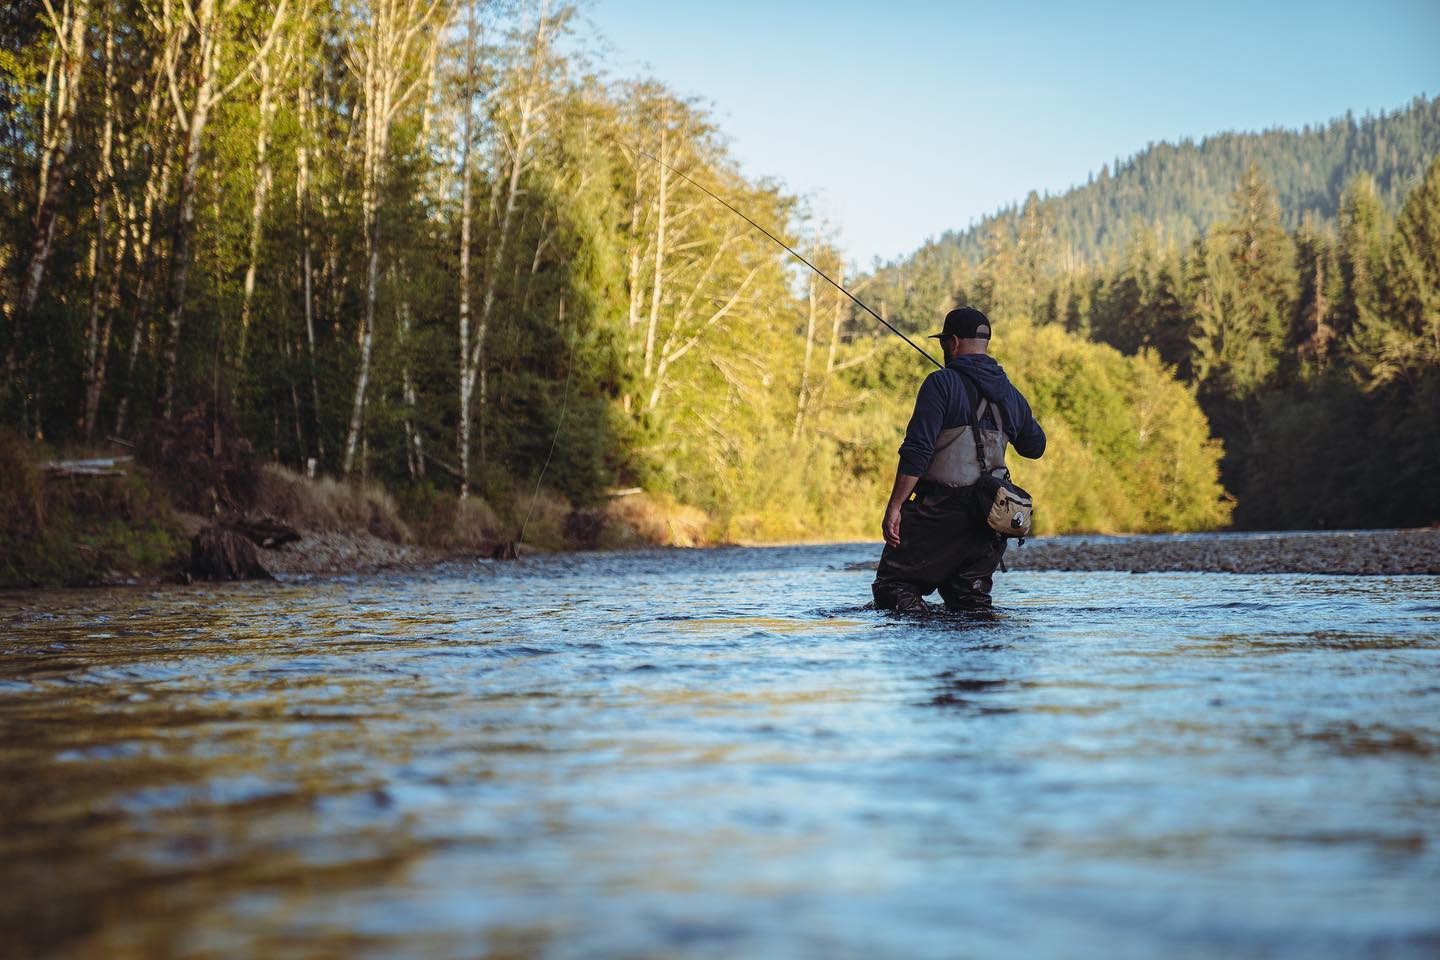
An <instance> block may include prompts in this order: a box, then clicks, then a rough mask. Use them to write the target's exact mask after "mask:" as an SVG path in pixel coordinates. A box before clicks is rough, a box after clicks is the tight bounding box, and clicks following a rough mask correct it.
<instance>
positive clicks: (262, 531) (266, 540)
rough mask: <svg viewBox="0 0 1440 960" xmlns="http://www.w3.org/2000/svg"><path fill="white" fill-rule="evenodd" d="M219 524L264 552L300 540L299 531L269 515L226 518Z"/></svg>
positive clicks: (241, 515)
mask: <svg viewBox="0 0 1440 960" xmlns="http://www.w3.org/2000/svg"><path fill="white" fill-rule="evenodd" d="M221 523H222V524H223V525H224V526H225V527H226V528H227V529H230V530H233V531H235V532H236V533H238V534H240V535H241V536H243V537H245V538H246V539H247V540H249V541H250V542H251V543H253V544H255V545H256V546H257V547H264V548H265V549H266V550H273V549H275V548H276V547H283V546H285V544H287V543H294V542H295V541H297V540H299V539H300V531H299V530H296V529H295V528H294V527H292V526H290V524H288V523H285V522H283V521H281V520H277V519H275V518H274V517H272V516H270V515H269V514H263V513H262V514H249V513H246V514H239V515H236V516H231V517H228V518H226V519H224V520H222V521H221Z"/></svg>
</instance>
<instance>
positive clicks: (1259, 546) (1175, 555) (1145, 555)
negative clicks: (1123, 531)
mask: <svg viewBox="0 0 1440 960" xmlns="http://www.w3.org/2000/svg"><path fill="white" fill-rule="evenodd" d="M1005 562H1006V564H1007V565H1008V566H1009V567H1010V568H1011V569H1012V570H1120V571H1128V572H1130V573H1161V572H1168V571H1193V572H1200V573H1206V572H1209V573H1335V574H1352V575H1362V576H1365V575H1392V574H1431V575H1436V574H1440V529H1436V528H1427V529H1420V530H1355V531H1342V532H1326V533H1314V532H1296V533H1247V534H1216V535H1209V536H1136V537H1099V536H1095V537H1053V538H1050V537H1045V538H1040V539H1037V540H1031V541H1028V542H1027V543H1026V544H1025V545H1024V546H1023V547H1018V548H1016V547H1012V548H1011V549H1010V550H1009V551H1008V552H1007V553H1006V555H1005Z"/></svg>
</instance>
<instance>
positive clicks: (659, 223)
mask: <svg viewBox="0 0 1440 960" xmlns="http://www.w3.org/2000/svg"><path fill="white" fill-rule="evenodd" d="M665 122H666V121H665V120H663V119H662V120H661V127H660V174H659V175H660V190H659V193H658V195H657V197H656V199H655V275H654V281H653V282H652V284H651V287H650V322H649V325H648V326H647V327H646V329H645V369H644V373H645V379H646V380H649V379H650V376H651V373H652V371H653V368H654V360H655V326H656V324H657V323H659V321H660V299H661V293H662V291H663V289H664V286H665V276H664V269H665V204H666V186H667V184H668V182H669V174H670V168H669V167H667V166H666V165H665V164H666V163H667V162H668V161H666V159H665V134H666V131H665V126H664V124H665Z"/></svg>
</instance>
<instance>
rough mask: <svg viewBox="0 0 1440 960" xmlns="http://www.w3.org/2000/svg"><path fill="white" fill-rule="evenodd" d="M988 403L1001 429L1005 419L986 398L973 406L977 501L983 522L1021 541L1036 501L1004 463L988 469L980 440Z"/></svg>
mask: <svg viewBox="0 0 1440 960" xmlns="http://www.w3.org/2000/svg"><path fill="white" fill-rule="evenodd" d="M986 407H989V408H990V410H991V411H992V412H993V413H994V415H995V425H996V426H997V427H999V428H1000V430H1001V431H1002V432H1003V431H1004V429H1005V424H1004V422H1003V421H1002V420H1001V419H1000V407H999V406H998V405H997V404H992V403H991V402H990V401H989V399H985V400H982V401H980V404H979V406H978V407H977V408H976V410H975V422H974V430H973V431H972V433H973V434H974V437H975V459H976V460H978V461H979V462H980V479H979V480H977V481H976V482H975V488H974V489H975V498H976V500H977V501H978V505H979V508H980V513H981V515H982V516H983V517H984V518H985V523H986V525H988V526H989V527H990V529H991V530H994V531H995V532H996V533H998V534H999V535H1000V536H1002V537H1016V538H1018V539H1019V540H1020V542H1021V543H1024V542H1025V538H1026V537H1028V536H1030V530H1031V527H1032V526H1033V519H1032V515H1033V513H1034V511H1035V501H1034V500H1033V499H1032V498H1031V496H1030V494H1029V493H1027V492H1026V491H1024V490H1022V489H1020V488H1019V487H1018V486H1016V485H1015V484H1014V482H1012V481H1011V479H1010V471H1009V470H1008V469H1006V468H1005V467H1004V466H1000V467H997V468H995V469H994V470H991V469H990V465H989V463H988V462H987V460H986V456H985V444H984V443H983V442H981V440H980V432H981V431H980V418H981V417H982V416H984V415H985V409H986Z"/></svg>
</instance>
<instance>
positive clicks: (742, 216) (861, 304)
mask: <svg viewBox="0 0 1440 960" xmlns="http://www.w3.org/2000/svg"><path fill="white" fill-rule="evenodd" d="M635 152H636V153H638V154H640V156H642V157H649V158H650V159H651V160H654V161H655V162H656V163H658V164H660V166H662V167H664V168H665V169H667V170H669V171H670V172H671V173H673V174H675V175H676V176H677V177H681V178H683V179H685V180H687V181H689V182H690V183H691V184H692V185H693V186H695V187H697V188H699V190H700V192H701V193H703V194H705V195H706V196H707V197H709V198H710V199H711V200H714V201H715V202H716V203H719V204H721V205H722V206H724V207H725V209H727V210H729V211H730V212H731V213H733V214H735V216H737V217H739V218H740V219H741V220H744V221H745V222H746V223H748V224H750V226H752V227H754V228H755V229H756V230H759V231H760V232H761V233H763V234H765V236H767V237H769V238H770V239H771V240H774V241H775V242H776V243H778V244H780V246H782V247H784V248H785V250H786V252H787V253H789V254H790V256H792V257H794V258H795V259H796V260H799V261H800V262H801V263H803V264H805V266H807V267H809V268H810V269H811V270H814V271H815V272H816V273H818V274H820V277H821V278H822V279H823V280H824V281H825V282H826V283H828V284H830V286H832V287H834V288H835V289H836V290H839V291H840V292H841V293H843V294H845V296H847V297H849V298H850V299H851V300H854V301H855V303H856V304H857V305H858V306H859V307H860V309H862V310H864V311H865V312H866V313H868V314H870V316H872V317H874V318H875V319H876V320H879V321H880V322H881V323H883V324H885V326H886V327H887V328H888V329H889V330H890V332H891V333H893V334H895V336H897V337H899V338H900V339H901V340H904V341H905V342H906V343H908V344H910V346H912V347H914V348H915V352H916V353H918V354H920V356H922V357H924V358H925V359H926V360H929V361H930V362H931V363H933V364H935V366H937V367H942V368H943V367H944V366H945V365H944V364H943V363H941V362H940V361H939V360H936V359H935V358H934V357H932V356H930V354H928V353H926V352H925V350H924V349H923V348H921V346H920V344H918V343H916V342H915V341H914V340H911V339H910V338H909V337H907V336H905V334H903V333H901V332H900V331H899V330H896V329H895V327H894V326H893V325H892V324H891V323H890V321H889V320H886V319H885V318H884V317H882V316H880V314H878V313H876V312H875V311H874V310H871V309H870V306H869V305H868V304H867V303H865V301H863V300H861V299H860V298H859V297H857V296H855V294H853V293H851V292H850V291H849V290H846V289H845V288H844V287H843V286H841V285H840V284H838V283H836V282H835V281H834V280H832V279H830V276H829V274H827V273H826V272H825V271H824V270H821V269H820V268H819V267H817V266H815V264H813V263H811V262H810V261H809V260H806V259H805V258H804V257H802V256H800V254H799V253H797V252H796V251H795V248H794V247H792V246H790V244H788V243H786V242H785V241H784V240H781V239H780V238H779V237H777V236H775V234H773V233H771V232H770V231H769V230H766V229H765V228H764V227H762V226H760V224H758V223H756V222H755V221H754V220H751V219H750V218H749V217H747V216H746V215H745V214H743V213H741V212H740V211H739V210H737V209H735V207H734V206H733V205H731V204H730V202H729V201H727V200H725V199H724V198H723V197H718V196H716V195H715V194H713V193H711V192H710V190H709V189H708V188H706V187H705V186H704V185H703V184H701V183H700V182H698V181H697V180H695V178H694V177H691V176H690V175H689V174H686V173H683V172H682V171H680V170H676V169H675V168H674V167H672V166H671V165H670V164H668V163H666V162H665V161H664V160H661V159H660V158H659V157H657V156H655V155H654V154H651V153H646V152H645V151H644V150H640V149H638V148H637V149H636V150H635Z"/></svg>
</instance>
